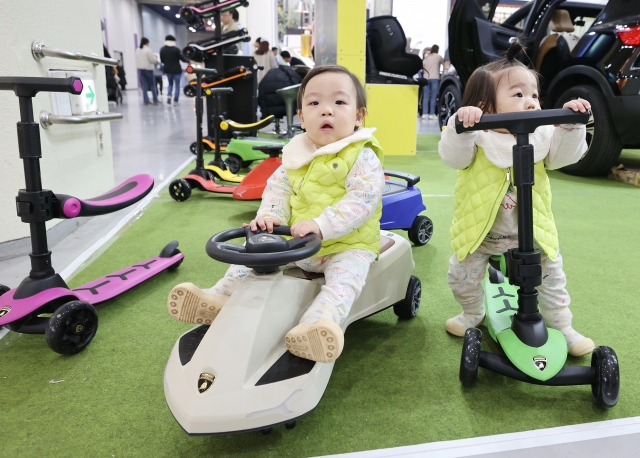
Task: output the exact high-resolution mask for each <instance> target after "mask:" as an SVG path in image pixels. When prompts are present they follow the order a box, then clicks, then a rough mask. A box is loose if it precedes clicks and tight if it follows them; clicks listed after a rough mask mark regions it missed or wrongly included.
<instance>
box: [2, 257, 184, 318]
mask: <svg viewBox="0 0 640 458" xmlns="http://www.w3.org/2000/svg"><path fill="white" fill-rule="evenodd" d="M182 258H184V254H182V253H178V254H176V255H174V256H171V257H170V258H162V257H160V256H156V257H155V258H151V259H147V260H146V261H142V262H139V263H137V264H134V265H132V266H129V267H125V268H124V269H122V270H119V271H117V272H113V273H111V274H109V275H106V276H104V277H101V278H98V279H97V280H93V281H91V282H89V283H86V284H84V285H81V286H78V287H77V288H74V289H72V290H69V289H66V288H50V289H47V290H45V291H42V292H41V293H38V294H35V295H33V296H30V297H25V298H23V299H15V298H14V297H13V296H14V295H15V292H16V289H12V290H10V291H8V292H6V293H5V294H3V295H2V296H0V310H4V311H5V312H6V313H5V314H4V315H3V316H2V317H1V318H0V326H2V325H5V324H9V323H12V322H14V321H16V320H18V319H20V318H23V317H25V316H27V315H29V314H31V313H33V312H35V311H37V310H38V309H39V308H40V307H42V306H44V305H46V304H48V303H49V302H51V301H54V300H56V299H60V298H62V297H64V298H68V300H69V301H72V300H81V301H84V302H88V303H90V304H92V305H95V304H99V303H100V302H104V301H106V300H109V299H112V298H114V297H115V296H118V295H119V294H122V293H123V292H125V291H127V290H129V289H131V288H133V287H134V286H136V285H139V284H140V283H142V282H144V281H145V280H148V279H149V278H151V277H153V276H154V275H156V274H158V273H160V272H162V271H163V270H166V269H168V268H169V267H171V266H173V265H174V264H176V263H177V262H179V261H180V260H181V259H182Z"/></svg>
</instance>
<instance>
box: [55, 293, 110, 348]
mask: <svg viewBox="0 0 640 458" xmlns="http://www.w3.org/2000/svg"><path fill="white" fill-rule="evenodd" d="M97 330H98V314H97V313H96V309H95V308H94V307H93V305H91V304H89V303H87V302H83V301H71V302H67V303H66V304H63V305H61V306H60V307H58V309H57V310H56V311H55V313H54V314H53V315H51V318H49V323H48V325H47V330H46V332H45V337H46V340H47V344H48V345H49V348H51V349H52V350H53V351H55V352H56V353H60V354H61V355H74V354H76V353H79V352H81V351H82V350H84V349H85V347H86V346H87V345H89V342H91V340H92V339H93V337H94V336H95V335H96V331H97Z"/></svg>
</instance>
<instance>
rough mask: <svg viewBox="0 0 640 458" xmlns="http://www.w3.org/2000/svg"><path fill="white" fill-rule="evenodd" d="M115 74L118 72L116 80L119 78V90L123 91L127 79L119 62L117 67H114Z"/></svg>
mask: <svg viewBox="0 0 640 458" xmlns="http://www.w3.org/2000/svg"><path fill="white" fill-rule="evenodd" d="M116 72H118V78H120V81H119V82H118V84H120V89H122V90H123V91H125V90H126V85H127V78H126V76H125V71H124V67H123V66H122V61H121V60H119V61H118V65H117V66H116Z"/></svg>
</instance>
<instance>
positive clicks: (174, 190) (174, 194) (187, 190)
mask: <svg viewBox="0 0 640 458" xmlns="http://www.w3.org/2000/svg"><path fill="white" fill-rule="evenodd" d="M169 195H170V196H171V198H172V199H173V200H175V201H177V202H184V201H185V200H187V199H188V198H189V197H190V196H191V185H190V184H189V182H188V181H187V180H183V179H182V178H180V179H178V180H173V181H172V182H171V184H170V185H169Z"/></svg>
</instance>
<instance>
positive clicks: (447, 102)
mask: <svg viewBox="0 0 640 458" xmlns="http://www.w3.org/2000/svg"><path fill="white" fill-rule="evenodd" d="M461 106H462V94H460V90H459V89H458V88H457V87H456V86H455V85H453V84H450V85H448V86H447V87H445V88H444V89H443V90H442V92H440V97H439V99H438V123H439V124H440V130H442V127H443V126H446V125H447V123H448V122H449V118H450V117H451V116H453V115H454V114H455V113H456V112H457V111H458V110H459V109H460V107H461Z"/></svg>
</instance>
